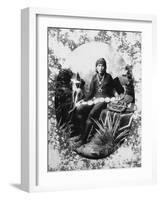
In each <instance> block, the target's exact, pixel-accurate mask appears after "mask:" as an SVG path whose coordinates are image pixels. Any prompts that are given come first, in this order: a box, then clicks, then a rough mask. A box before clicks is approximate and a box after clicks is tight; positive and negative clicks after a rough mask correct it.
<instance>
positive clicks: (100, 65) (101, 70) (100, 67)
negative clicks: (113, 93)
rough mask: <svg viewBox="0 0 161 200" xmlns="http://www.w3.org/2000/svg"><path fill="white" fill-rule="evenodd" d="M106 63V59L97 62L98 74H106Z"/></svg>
mask: <svg viewBox="0 0 161 200" xmlns="http://www.w3.org/2000/svg"><path fill="white" fill-rule="evenodd" d="M106 68H107V66H106V61H105V59H104V58H100V59H98V60H97V61H96V72H97V73H98V74H100V75H103V74H104V73H105V72H106Z"/></svg>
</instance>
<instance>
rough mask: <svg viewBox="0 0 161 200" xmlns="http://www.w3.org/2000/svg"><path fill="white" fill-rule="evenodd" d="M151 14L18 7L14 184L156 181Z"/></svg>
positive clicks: (58, 186) (54, 186)
mask: <svg viewBox="0 0 161 200" xmlns="http://www.w3.org/2000/svg"><path fill="white" fill-rule="evenodd" d="M155 28H156V20H155V17H154V16H138V15H123V14H110V13H103V12H100V13H99V12H95V13H90V12H83V11H82V12H80V11H79V12H78V11H72V12H71V11H61V10H52V9H42V8H41V9H39V8H26V9H23V10H22V15H21V45H22V48H21V49H22V54H21V66H22V70H21V84H22V87H21V97H22V99H21V112H22V113H21V119H22V120H21V133H22V139H21V186H22V189H23V190H26V191H29V192H32V191H54V190H64V189H78V188H82V189H85V188H97V187H107V186H115V185H122V184H125V185H126V184H128V185H129V184H131V185H135V184H152V183H153V184H154V183H155V182H156V165H155V163H156V156H155V154H156V151H155V146H156V145H155V132H156V131H155V127H154V120H155V119H154V116H155V111H154V110H153V107H152V106H151V105H152V102H153V99H154V97H153V95H152V91H153V88H154V87H155V86H154V83H153V79H154V73H155V60H156V58H155V45H156V31H155Z"/></svg>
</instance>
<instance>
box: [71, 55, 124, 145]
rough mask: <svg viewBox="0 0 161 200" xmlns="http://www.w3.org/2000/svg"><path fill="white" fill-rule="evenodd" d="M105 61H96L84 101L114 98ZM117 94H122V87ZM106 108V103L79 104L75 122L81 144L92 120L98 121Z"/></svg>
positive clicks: (91, 125) (110, 77)
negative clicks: (94, 72) (94, 71)
mask: <svg viewBox="0 0 161 200" xmlns="http://www.w3.org/2000/svg"><path fill="white" fill-rule="evenodd" d="M106 68H107V66H106V61H105V59H104V58H100V59H99V60H97V61H96V74H95V75H94V76H93V78H92V81H91V83H90V89H89V94H88V95H87V96H86V98H84V101H88V100H91V99H94V98H102V97H103V98H106V97H109V98H112V97H114V94H115V91H117V88H115V81H114V80H113V78H112V76H111V75H110V74H109V73H107V72H106ZM117 92H118V93H119V94H120V93H123V92H124V89H123V87H120V88H119V91H117ZM106 107H107V103H106V102H105V101H104V102H98V103H96V104H92V105H88V104H80V105H79V106H78V107H77V109H76V111H75V117H76V120H75V122H76V123H77V127H79V128H78V130H79V132H80V135H81V141H82V143H86V142H87V137H88V134H89V133H90V131H91V130H92V127H93V122H94V120H98V119H99V115H100V113H101V111H102V110H103V109H105V108H106Z"/></svg>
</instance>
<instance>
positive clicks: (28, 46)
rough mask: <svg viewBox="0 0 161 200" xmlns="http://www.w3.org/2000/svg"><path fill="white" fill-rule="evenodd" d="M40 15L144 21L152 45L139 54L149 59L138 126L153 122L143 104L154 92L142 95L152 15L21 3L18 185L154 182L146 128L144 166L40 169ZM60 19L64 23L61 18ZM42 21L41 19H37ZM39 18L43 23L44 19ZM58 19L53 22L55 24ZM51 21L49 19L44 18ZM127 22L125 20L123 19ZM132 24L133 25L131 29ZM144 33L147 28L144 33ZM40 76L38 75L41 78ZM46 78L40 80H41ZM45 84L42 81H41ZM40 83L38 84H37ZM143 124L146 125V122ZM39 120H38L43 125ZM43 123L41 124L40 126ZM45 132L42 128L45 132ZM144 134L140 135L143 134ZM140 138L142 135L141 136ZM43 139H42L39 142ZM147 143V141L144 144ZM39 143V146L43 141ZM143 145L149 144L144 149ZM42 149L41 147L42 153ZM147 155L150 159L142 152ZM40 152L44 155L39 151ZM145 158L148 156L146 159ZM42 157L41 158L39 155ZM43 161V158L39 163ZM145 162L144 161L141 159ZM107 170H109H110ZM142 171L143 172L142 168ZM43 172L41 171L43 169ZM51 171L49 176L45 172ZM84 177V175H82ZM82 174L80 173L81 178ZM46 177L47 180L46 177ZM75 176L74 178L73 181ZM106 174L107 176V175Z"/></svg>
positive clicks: (92, 185) (153, 35)
mask: <svg viewBox="0 0 161 200" xmlns="http://www.w3.org/2000/svg"><path fill="white" fill-rule="evenodd" d="M39 16H44V17H45V18H46V19H47V18H57V19H59V18H61V20H66V22H68V20H69V19H73V20H74V22H72V23H73V24H74V23H76V22H77V20H81V19H85V20H87V21H88V20H89V21H90V20H95V22H96V23H95V24H96V25H97V24H99V23H101V22H102V21H104V22H106V21H108V20H110V21H113V22H115V21H121V22H122V24H123V23H125V22H126V23H128V24H129V26H130V24H132V23H135V25H137V23H138V24H142V26H143V27H144V24H149V25H148V26H149V27H148V28H147V30H150V34H149V35H147V40H148V41H149V43H150V44H151V46H150V47H151V50H150V52H149V55H150V57H146V58H144V55H143V59H144V60H145V61H146V59H147V61H146V63H147V62H148V63H149V64H148V66H147V69H146V71H145V70H143V75H142V76H143V77H144V83H143V86H144V88H145V90H144V91H145V92H144V93H143V101H144V100H145V99H146V103H145V102H144V104H146V105H144V107H143V111H144V116H145V119H144V120H143V125H144V126H143V131H147V130H148V132H150V130H152V125H149V124H148V122H151V123H152V122H153V120H154V119H153V118H152V117H151V116H153V115H154V110H153V109H152V107H150V108H149V111H148V112H149V113H150V116H147V115H146V113H147V108H148V104H150V103H151V100H152V98H153V97H149V99H147V95H148V91H147V88H149V89H152V87H153V85H149V83H148V78H149V77H150V75H151V71H150V67H149V66H150V64H151V65H153V70H154V71H155V61H156V57H155V56H156V18H155V16H152V15H149V16H147V15H130V14H125V15H124V14H110V13H104V12H95V13H92V12H88V11H86V12H85V11H64V10H53V9H44V8H25V9H23V10H22V12H21V52H22V53H21V187H22V189H23V190H25V191H28V192H33V191H54V190H64V189H75V188H76V189H80V188H84V189H85V188H96V187H107V186H113V185H114V186H116V185H122V184H125V185H127V184H128V185H129V184H131V185H135V184H152V183H155V182H156V150H155V149H156V148H155V147H156V142H155V133H153V136H152V137H150V133H149V134H148V133H147V138H148V139H147V141H146V139H145V147H146V148H145V149H146V151H145V155H143V162H144V156H145V164H147V165H149V166H150V167H149V166H145V169H144V167H143V170H140V171H139V170H133V169H130V170H128V169H122V170H121V169H117V170H115V169H114V170H94V171H90V170H89V171H77V172H53V173H52V174H51V173H48V172H47V171H46V173H45V172H44V169H42V168H43V167H42V165H43V164H42V161H41V158H40V151H39V150H40V146H41V147H42V146H43V144H42V141H43V138H41V137H42V136H41V135H40V133H39V130H40V129H41V127H40V126H41V125H40V124H38V123H37V121H38V118H39V119H41V116H40V115H41V114H40V113H41V111H40V112H39V105H38V102H37V101H38V98H39V90H38V87H40V86H39V84H40V82H39V79H40V78H41V77H42V73H43V72H42V71H41V69H39V65H38V62H37V59H38V51H39V49H38V48H40V47H39V46H38V45H37V41H38V37H37V32H38V31H39V29H38V17H39ZM66 22H65V23H66ZM40 23H41V22H40ZM43 23H48V21H47V22H43ZM59 23H60V22H59V21H58V22H56V24H59ZM49 24H50V23H49ZM126 26H127V25H126ZM135 29H137V27H134V30H135ZM145 37H146V34H145ZM145 55H146V54H145ZM42 82H43V81H42ZM44 84H45V83H44ZM46 84H47V83H46ZM43 87H45V85H42V88H43ZM147 125H149V126H148V128H147ZM42 126H43V125H42ZM42 129H43V127H42ZM46 135H47V133H46ZM144 136H145V135H144ZM143 139H144V138H143ZM44 145H46V144H44ZM149 145H150V147H149V148H147V146H149ZM42 149H43V147H42ZM147 149H148V150H147ZM42 154H43V152H41V155H42ZM148 155H149V160H148V159H147V156H148ZM42 157H43V155H42ZM146 159H147V160H148V161H147V162H146ZM43 161H44V160H43ZM44 165H47V163H44ZM143 166H144V163H143ZM109 171H110V173H109ZM143 171H144V172H145V173H144V172H143ZM43 173H44V174H43ZM49 176H52V178H49ZM87 176H88V178H87V179H86V180H85V177H87ZM82 177H83V178H82ZM49 179H50V180H49ZM75 180H77V181H75ZM107 180H110V181H107Z"/></svg>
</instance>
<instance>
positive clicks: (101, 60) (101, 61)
mask: <svg viewBox="0 0 161 200" xmlns="http://www.w3.org/2000/svg"><path fill="white" fill-rule="evenodd" d="M99 64H102V65H103V66H104V69H105V71H106V68H107V66H106V60H105V59H104V58H99V59H98V60H97V61H96V67H97V65H99ZM96 72H97V69H96Z"/></svg>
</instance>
